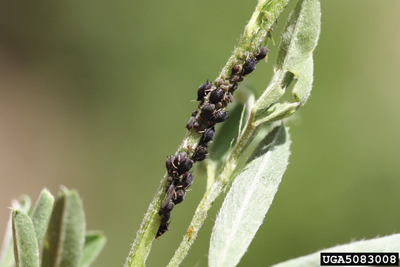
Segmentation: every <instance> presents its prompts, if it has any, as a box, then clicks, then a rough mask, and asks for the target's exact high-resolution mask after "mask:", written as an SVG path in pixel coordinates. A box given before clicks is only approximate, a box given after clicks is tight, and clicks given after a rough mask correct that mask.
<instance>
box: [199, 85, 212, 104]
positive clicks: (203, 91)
mask: <svg viewBox="0 0 400 267" xmlns="http://www.w3.org/2000/svg"><path fill="white" fill-rule="evenodd" d="M210 88H211V83H209V82H208V81H207V82H205V83H203V84H202V85H200V86H199V89H198V90H197V101H200V100H202V99H203V98H204V96H205V95H207V93H208V92H207V90H208V89H210Z"/></svg>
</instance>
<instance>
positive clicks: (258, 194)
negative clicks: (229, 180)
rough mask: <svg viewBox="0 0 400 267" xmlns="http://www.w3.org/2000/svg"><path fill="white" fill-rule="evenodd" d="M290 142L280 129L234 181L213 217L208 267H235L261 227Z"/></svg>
mask: <svg viewBox="0 0 400 267" xmlns="http://www.w3.org/2000/svg"><path fill="white" fill-rule="evenodd" d="M289 147H290V139H289V133H288V132H287V129H286V128H285V127H284V126H283V125H282V126H278V127H276V128H274V129H273V130H272V131H271V132H270V133H269V134H268V135H267V136H266V137H265V138H264V140H262V141H261V143H260V144H259V145H258V147H257V148H256V150H255V151H254V152H253V154H252V155H251V156H250V157H249V159H248V164H247V165H246V166H245V167H244V169H243V170H242V171H241V172H240V173H239V175H238V176H237V177H236V178H235V180H234V182H233V184H232V188H231V189H230V191H229V193H228V194H227V196H226V198H225V201H224V203H223V205H222V207H221V210H220V212H219V214H218V216H217V219H216V222H215V225H214V228H213V232H212V235H211V241H210V250H209V257H208V263H209V266H211V267H217V266H224V267H229V266H236V265H237V264H238V263H239V261H240V259H241V258H242V256H243V255H244V253H245V252H246V250H247V248H248V246H249V245H250V243H251V241H252V240H253V238H254V236H255V234H256V232H257V230H258V228H259V227H260V225H261V224H262V222H263V220H264V217H265V214H266V213H267V211H268V209H269V207H270V205H271V203H272V200H273V199H274V196H275V193H276V191H277V190H278V186H279V183H280V182H281V178H282V175H283V173H284V172H285V170H286V166H287V164H288V159H289V154H290V151H289Z"/></svg>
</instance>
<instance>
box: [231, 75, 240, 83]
mask: <svg viewBox="0 0 400 267" xmlns="http://www.w3.org/2000/svg"><path fill="white" fill-rule="evenodd" d="M240 78H242V77H241V76H235V77H233V78H232V82H234V83H237V82H238V81H239V80H240Z"/></svg>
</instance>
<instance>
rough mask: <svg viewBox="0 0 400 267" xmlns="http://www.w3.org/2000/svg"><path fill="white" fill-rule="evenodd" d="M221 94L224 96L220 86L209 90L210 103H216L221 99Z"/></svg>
mask: <svg viewBox="0 0 400 267" xmlns="http://www.w3.org/2000/svg"><path fill="white" fill-rule="evenodd" d="M223 96H224V91H223V90H222V89H220V88H217V89H215V90H214V91H212V92H211V94H210V99H209V100H210V102H211V103H212V104H217V103H218V102H220V101H221V99H222V97H223Z"/></svg>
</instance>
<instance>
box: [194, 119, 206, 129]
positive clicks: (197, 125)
mask: <svg viewBox="0 0 400 267" xmlns="http://www.w3.org/2000/svg"><path fill="white" fill-rule="evenodd" d="M193 128H195V129H196V131H198V132H201V131H204V130H205V129H206V126H205V125H203V123H202V122H201V121H196V122H195V123H193Z"/></svg>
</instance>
